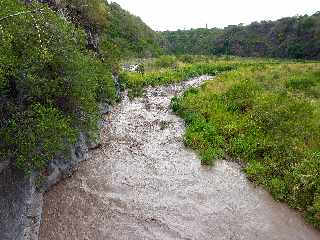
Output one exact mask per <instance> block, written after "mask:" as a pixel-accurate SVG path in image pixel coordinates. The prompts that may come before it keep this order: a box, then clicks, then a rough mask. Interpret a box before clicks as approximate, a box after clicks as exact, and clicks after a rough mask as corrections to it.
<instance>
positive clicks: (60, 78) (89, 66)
mask: <svg viewBox="0 0 320 240" xmlns="http://www.w3.org/2000/svg"><path fill="white" fill-rule="evenodd" d="M37 9H42V10H41V11H39V10H37ZM18 12H20V13H24V14H20V15H17V16H12V17H9V18H7V19H5V20H3V21H1V22H0V41H1V43H3V44H1V45H0V94H1V95H0V99H1V102H0V110H1V111H0V112H1V114H0V135H1V136H3V137H1V140H0V152H1V157H3V158H4V159H11V160H12V161H14V162H15V163H16V165H17V166H18V167H19V168H21V169H22V170H24V171H25V172H28V173H29V172H31V171H32V170H41V169H42V168H43V167H45V165H46V162H47V161H48V160H50V159H52V158H53V157H54V154H55V153H57V154H58V153H59V152H60V151H62V152H65V151H64V150H65V149H64V148H66V146H68V145H69V144H71V143H72V142H73V141H74V137H75V133H76V132H77V131H78V130H79V129H80V130H83V131H85V132H87V133H88V134H89V135H94V132H95V131H96V129H97V126H96V123H97V119H98V117H99V115H98V102H100V101H108V102H110V103H112V102H113V101H114V100H115V89H114V83H113V80H112V77H111V70H110V68H108V66H106V65H105V64H103V63H102V62H101V61H100V60H99V59H98V58H96V57H95V56H94V55H93V54H91V53H89V52H88V51H87V50H86V48H85V46H86V35H85V33H84V31H82V30H80V29H77V28H76V27H75V26H74V25H72V24H71V23H68V22H66V21H64V20H63V19H61V17H59V16H58V15H57V14H56V13H55V12H54V11H52V10H51V9H49V8H48V7H47V6H46V5H43V4H39V3H34V4H31V5H28V6H26V5H24V4H22V3H19V2H17V1H10V0H4V1H1V2H0V16H9V15H10V14H14V13H18Z"/></svg>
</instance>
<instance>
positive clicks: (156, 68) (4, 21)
mask: <svg viewBox="0 0 320 240" xmlns="http://www.w3.org/2000/svg"><path fill="white" fill-rule="evenodd" d="M87 3H89V4H87ZM83 6H86V7H83ZM39 9H41V11H39ZM19 13H25V14H19ZM11 16H13V17H11ZM319 24H320V13H319V12H317V13H316V14H314V15H312V16H300V17H293V18H284V19H281V20H279V21H275V22H262V23H253V24H251V25H249V26H233V27H230V28H227V29H225V30H224V31H223V32H221V31H220V30H219V31H218V30H201V29H200V30H194V31H178V32H175V33H172V32H167V33H157V32H154V31H153V30H152V29H151V28H149V27H148V26H147V25H146V24H145V23H143V21H142V20H141V19H140V18H139V17H136V16H133V15H131V14H130V13H129V12H127V11H125V10H123V9H122V8H121V7H120V6H119V5H118V4H116V3H108V2H106V1H105V0H91V1H89V2H87V1H86V0H80V1H78V0H61V1H50V4H42V3H39V2H37V1H18V0H17V1H12V0H1V2H0V42H1V44H0V166H1V163H2V162H10V166H14V167H17V168H18V169H20V170H21V171H22V172H24V174H26V175H31V174H32V173H34V172H36V173H37V174H38V175H40V176H41V175H45V172H46V169H47V167H48V162H49V161H50V160H52V159H53V158H55V157H56V156H57V155H60V154H64V153H66V152H68V148H69V147H70V145H72V144H74V143H75V141H76V137H77V135H78V134H79V132H83V133H85V134H86V135H88V136H89V137H90V138H92V139H94V138H95V137H96V135H97V133H98V131H99V127H98V125H97V122H98V121H99V119H101V114H100V113H99V104H101V103H103V104H107V105H112V104H115V103H116V102H117V101H118V100H120V99H119V98H118V96H117V89H116V86H115V83H114V80H113V76H118V75H119V80H120V84H121V88H122V90H128V91H129V96H130V98H134V97H139V96H142V95H143V88H144V87H146V86H157V85H166V84H172V83H175V82H180V81H183V80H186V79H189V78H193V77H197V76H200V75H211V76H215V80H214V81H211V82H208V83H206V84H204V85H203V86H202V87H201V88H199V89H190V90H188V91H187V92H186V93H185V94H183V96H181V97H179V98H174V99H173V100H172V109H173V110H174V111H175V112H176V113H177V114H178V115H179V116H181V117H182V118H183V119H184V120H185V122H186V126H187V130H186V133H185V139H184V141H185V144H186V145H187V146H189V147H192V148H193V149H194V150H196V151H197V152H198V153H199V155H200V156H201V159H202V163H203V164H208V165H211V164H214V161H215V160H216V159H219V158H223V157H224V156H226V155H228V156H231V157H234V158H238V159H241V161H242V162H243V163H244V164H245V169H244V171H245V173H246V174H247V176H248V178H249V179H250V180H252V181H253V182H254V183H256V184H258V185H261V186H263V187H264V188H265V189H267V190H268V191H270V192H271V194H272V195H273V196H274V198H275V199H276V200H279V201H284V202H286V203H288V204H289V206H290V207H292V208H295V209H297V210H299V211H302V212H304V213H305V217H306V219H307V220H308V221H309V222H310V223H312V224H313V225H314V226H315V227H317V228H318V229H320V121H319V119H320V62H319V61H317V60H319V59H320V38H319V36H320V35H319V34H320V32H319V29H320V25H319ZM264 27H266V30H265V31H263V33H261V35H259V32H261V31H260V30H261V29H264ZM259 29H260V30H259ZM202 33H203V34H202ZM179 36H183V37H182V38H180V37H179ZM199 36H204V38H201V39H203V40H204V42H201V41H200V40H201V39H200V38H199ZM180 40H181V41H180ZM190 41H191V43H192V46H193V47H197V48H199V49H194V48H191V47H190ZM181 46H183V48H182V47H181ZM165 54H177V56H174V55H165ZM197 54H199V55H197ZM201 54H207V55H206V56H205V55H201ZM214 54H217V55H220V56H214ZM223 54H226V55H223ZM232 54H234V55H237V56H245V57H237V56H231V55H232ZM254 56H256V57H257V56H259V57H261V58H254ZM246 57H247V58H246ZM263 57H265V58H263ZM267 57H279V58H282V59H271V58H267ZM132 58H139V59H136V60H133V62H139V63H140V67H139V72H128V71H124V70H121V61H125V62H129V60H123V59H132ZM143 58H144V59H143ZM284 58H297V59H289V60H286V59H284ZM306 59H314V60H312V61H309V60H306ZM66 154H67V153H66Z"/></svg>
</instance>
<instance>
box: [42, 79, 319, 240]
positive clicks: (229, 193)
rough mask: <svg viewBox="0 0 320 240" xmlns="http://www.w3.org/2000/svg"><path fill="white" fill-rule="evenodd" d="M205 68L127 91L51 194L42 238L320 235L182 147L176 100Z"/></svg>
mask: <svg viewBox="0 0 320 240" xmlns="http://www.w3.org/2000/svg"><path fill="white" fill-rule="evenodd" d="M205 80H209V77H206V76H203V77H200V78H196V79H192V80H190V81H187V82H184V83H181V84H177V85H171V86H167V87H158V88H149V89H147V91H146V96H145V97H144V98H139V99H136V100H134V101H130V100H129V99H127V98H126V97H125V98H124V100H123V102H122V103H121V104H120V105H118V106H117V107H116V108H115V109H114V111H113V113H112V114H111V115H110V116H106V117H105V118H106V119H105V120H106V124H105V126H104V128H103V130H102V133H101V134H102V141H103V143H102V147H101V148H100V149H97V150H95V151H93V153H92V157H91V159H89V160H88V161H87V162H85V163H83V164H82V165H81V166H80V169H79V171H78V172H76V173H75V174H74V176H73V177H71V178H70V179H67V180H65V181H64V182H62V183H60V184H59V185H57V186H55V187H54V188H53V189H52V190H51V191H50V192H48V193H47V194H46V195H45V200H44V212H43V223H42V226H41V233H40V240H75V239H79V240H94V239H98V240H108V239H110V240H111V239H114V240H147V239H150V240H155V239H159V240H167V239H168V240H169V239H197V240H198V239H199V240H205V239H208V240H232V239H233V240H266V239H268V240H319V239H320V232H317V231H316V230H314V229H313V228H312V227H311V226H309V225H307V224H306V223H305V221H304V220H303V218H302V217H301V216H300V214H298V213H297V212H295V211H293V210H291V209H289V208H288V207H287V206H286V205H285V204H281V203H278V202H276V201H274V200H273V199H272V197H271V196H270V195H269V194H268V193H267V192H265V191H264V190H262V189H260V188H256V187H254V186H253V185H252V184H251V183H250V182H248V181H247V179H246V178H245V176H244V175H243V174H242V173H241V171H240V167H239V165H237V164H236V163H233V162H228V161H224V160H221V161H218V162H217V163H216V165H215V166H214V167H204V166H201V164H200V160H199V158H198V156H197V155H196V154H195V153H194V152H193V151H191V150H189V149H187V148H186V147H185V146H184V145H183V133H184V130H185V127H184V123H183V120H181V119H180V118H179V117H177V116H175V115H174V114H173V113H172V112H171V110H170V108H169V105H170V100H171V98H172V97H173V96H174V95H176V94H179V93H181V92H183V91H184V90H186V89H187V88H189V87H198V86H200V85H201V83H202V82H203V81H205Z"/></svg>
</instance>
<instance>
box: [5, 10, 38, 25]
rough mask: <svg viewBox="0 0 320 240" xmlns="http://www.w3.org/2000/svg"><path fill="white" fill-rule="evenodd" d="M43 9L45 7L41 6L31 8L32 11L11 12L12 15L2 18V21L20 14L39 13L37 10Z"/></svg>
mask: <svg viewBox="0 0 320 240" xmlns="http://www.w3.org/2000/svg"><path fill="white" fill-rule="evenodd" d="M43 10H44V9H43V8H39V9H34V10H30V11H24V12H18V13H14V14H11V15H8V16H5V17H2V18H0V22H1V21H4V20H6V19H8V18H12V17H16V16H20V15H26V14H29V13H37V12H41V11H43Z"/></svg>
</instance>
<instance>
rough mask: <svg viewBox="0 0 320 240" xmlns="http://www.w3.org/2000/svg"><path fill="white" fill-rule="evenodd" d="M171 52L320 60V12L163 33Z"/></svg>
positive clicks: (162, 42)
mask: <svg viewBox="0 0 320 240" xmlns="http://www.w3.org/2000/svg"><path fill="white" fill-rule="evenodd" d="M162 34H163V39H164V40H163V41H161V45H162V46H163V47H164V49H166V50H167V53H168V54H205V55H214V54H215V55H217V54H226V55H237V56H251V57H274V58H304V59H320V12H317V13H315V14H314V15H312V16H307V15H306V16H296V17H288V18H282V19H280V20H278V21H262V22H259V23H258V22H254V23H251V24H250V25H248V26H244V25H241V24H240V25H236V26H229V27H226V28H224V29H217V28H213V29H193V30H183V31H182V30H179V31H174V32H169V31H167V32H163V33H162Z"/></svg>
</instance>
